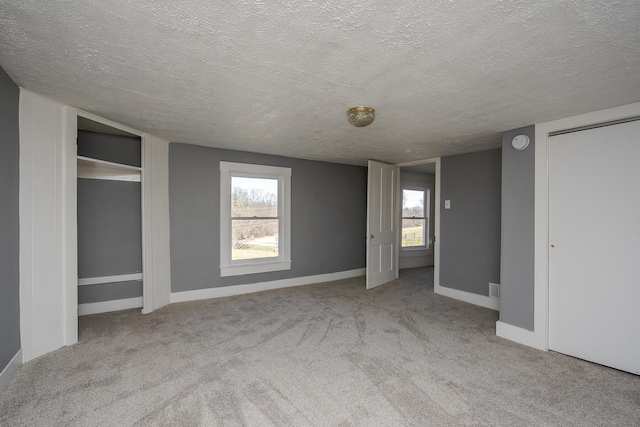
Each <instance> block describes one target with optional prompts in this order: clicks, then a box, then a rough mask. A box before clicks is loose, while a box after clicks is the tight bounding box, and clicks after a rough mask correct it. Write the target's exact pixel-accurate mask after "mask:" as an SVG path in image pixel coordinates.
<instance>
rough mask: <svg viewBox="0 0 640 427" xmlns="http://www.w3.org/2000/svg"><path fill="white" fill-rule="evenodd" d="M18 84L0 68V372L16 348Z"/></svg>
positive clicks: (18, 257)
mask: <svg viewBox="0 0 640 427" xmlns="http://www.w3.org/2000/svg"><path fill="white" fill-rule="evenodd" d="M19 104H20V92H19V89H18V86H16V84H15V83H14V82H13V81H12V80H11V78H10V77H9V76H8V75H7V74H6V73H5V71H4V70H3V69H2V68H0V144H1V147H2V155H0V372H2V370H4V368H5V367H6V366H7V364H8V363H9V362H10V361H11V359H12V358H13V357H14V356H15V355H16V353H17V352H18V350H20V297H19V292H20V271H19V268H20V265H19V260H20V231H19V230H20V223H19V221H20V218H19V213H18V197H19V179H20V177H19V161H20V139H19V133H18V112H19Z"/></svg>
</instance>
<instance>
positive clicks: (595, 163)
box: [549, 121, 640, 374]
mask: <svg viewBox="0 0 640 427" xmlns="http://www.w3.org/2000/svg"><path fill="white" fill-rule="evenodd" d="M638 158H640V121H635V122H628V123H622V124H616V125H611V126H605V127H600V128H595V129H589V130H583V131H579V132H573V133H567V134H562V135H556V136H552V137H550V138H549V348H550V349H552V350H556V351H559V352H562V353H565V354H569V355H571V356H575V357H579V358H582V359H585V360H589V361H592V362H596V363H599V364H602V365H606V366H611V367H614V368H617V369H621V370H624V371H628V372H632V373H635V374H639V373H640V357H638V354H640V334H638V325H640V310H639V309H638V302H640V279H638V275H637V271H636V264H637V254H638V249H637V248H638V246H637V245H638V241H639V240H640V219H639V218H640V197H639V196H638V194H639V193H638V184H639V183H640V168H638V165H637V159H638Z"/></svg>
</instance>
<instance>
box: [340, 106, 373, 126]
mask: <svg viewBox="0 0 640 427" xmlns="http://www.w3.org/2000/svg"><path fill="white" fill-rule="evenodd" d="M375 118H376V110H374V109H373V108H371V107H351V108H349V111H347V120H349V123H351V124H352V125H354V126H355V127H357V128H363V127H365V126H369V125H370V124H371V123H373V120H374V119H375Z"/></svg>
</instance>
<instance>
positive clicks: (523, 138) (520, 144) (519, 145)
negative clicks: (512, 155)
mask: <svg viewBox="0 0 640 427" xmlns="http://www.w3.org/2000/svg"><path fill="white" fill-rule="evenodd" d="M529 141H530V140H529V137H528V136H527V135H516V136H514V137H513V139H512V140H511V146H512V147H513V148H515V149H516V150H524V149H525V148H527V147H528V146H529Z"/></svg>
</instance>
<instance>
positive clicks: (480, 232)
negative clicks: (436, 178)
mask: <svg viewBox="0 0 640 427" xmlns="http://www.w3.org/2000/svg"><path fill="white" fill-rule="evenodd" d="M500 170H501V150H500V149H495V150H488V151H479V152H476V153H469V154H461V155H457V156H449V157H443V158H442V162H441V180H442V182H441V207H440V209H441V210H440V215H441V216H440V218H441V221H440V285H442V286H446V287H449V288H454V289H458V290H461V291H466V292H472V293H475V294H479V295H485V296H488V295H489V282H494V283H497V282H499V280H500V180H501V173H500ZM445 200H450V201H451V209H444V201H445Z"/></svg>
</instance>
